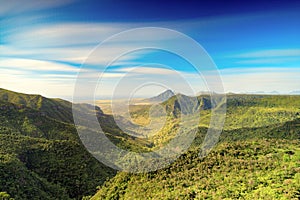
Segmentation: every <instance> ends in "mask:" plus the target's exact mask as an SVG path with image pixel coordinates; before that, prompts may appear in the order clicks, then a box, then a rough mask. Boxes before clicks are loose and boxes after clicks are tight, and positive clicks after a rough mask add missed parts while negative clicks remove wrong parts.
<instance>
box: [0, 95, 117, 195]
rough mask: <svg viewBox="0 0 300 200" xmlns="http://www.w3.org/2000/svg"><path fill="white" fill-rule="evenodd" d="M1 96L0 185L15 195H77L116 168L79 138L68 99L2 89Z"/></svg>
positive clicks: (84, 192) (112, 173)
mask: <svg viewBox="0 0 300 200" xmlns="http://www.w3.org/2000/svg"><path fill="white" fill-rule="evenodd" d="M1 97H2V100H0V138H1V139H0V143H1V144H0V152H1V154H0V155H1V159H0V171H1V173H0V191H2V192H7V193H8V194H10V196H11V197H13V198H15V199H80V198H81V197H82V196H84V195H88V194H92V193H93V192H94V191H95V188H96V186H97V185H99V183H102V182H103V181H105V180H106V179H107V178H108V177H112V176H113V175H114V174H115V171H114V170H112V169H110V168H108V167H106V166H104V165H103V164H101V163H99V162H98V161H97V160H96V159H95V158H93V157H92V156H91V155H90V154H89V153H88V152H87V150H86V149H85V148H84V147H83V145H82V144H81V141H80V140H79V138H78V135H77V131H76V129H75V126H74V125H73V124H72V123H71V121H72V111H71V107H70V106H71V103H69V102H66V101H63V100H57V99H47V98H44V97H41V96H38V95H25V94H19V93H14V92H11V91H6V90H1ZM6 97H7V98H6ZM55 107H57V108H59V109H54V108H55ZM69 122H70V123H69Z"/></svg>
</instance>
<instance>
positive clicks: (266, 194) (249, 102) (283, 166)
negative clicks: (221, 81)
mask: <svg viewBox="0 0 300 200" xmlns="http://www.w3.org/2000/svg"><path fill="white" fill-rule="evenodd" d="M179 102H180V103H179ZM79 106H80V107H81V108H80V110H82V119H81V120H82V121H83V122H85V121H86V118H85V116H86V114H87V113H96V115H97V117H98V120H99V122H100V124H101V127H102V129H103V130H104V132H105V133H106V135H107V137H108V138H109V139H110V140H111V141H112V142H113V143H115V144H116V145H118V146H119V147H121V148H124V149H129V150H131V151H135V152H147V151H151V150H154V149H157V148H159V147H161V146H164V145H165V143H167V142H168V141H169V140H170V139H172V138H173V137H174V135H175V132H176V130H177V129H178V127H179V123H180V117H181V115H185V114H187V113H191V114H192V115H191V116H189V118H188V122H187V123H188V125H189V123H190V124H196V127H192V128H195V129H196V130H198V133H197V137H196V139H195V140H194V143H193V144H192V146H191V147H190V149H189V150H188V152H186V153H185V154H183V155H182V156H181V157H180V158H179V159H178V160H176V161H175V162H174V163H173V164H172V165H170V166H169V167H168V168H166V169H162V170H158V171H156V172H151V173H147V174H129V173H123V172H119V173H117V174H116V171H114V170H112V169H110V168H108V167H106V166H104V165H103V164H101V163H99V162H98V161H97V160H96V159H95V158H93V157H92V156H91V154H89V153H88V152H87V150H86V149H85V148H84V146H83V145H82V144H81V141H80V140H79V137H78V134H77V131H76V128H75V126H74V124H73V117H72V104H71V103H70V102H67V101H64V100H60V99H48V98H45V97H42V96H39V95H26V94H20V93H15V92H11V91H7V90H3V89H0V199H16V200H18V199H82V198H83V199H89V198H90V197H91V196H90V195H93V194H95V193H96V187H97V186H99V187H98V190H99V191H98V192H97V193H96V195H95V196H93V197H92V199H205V198H207V199H299V198H300V96H271V95H233V94H231V95H228V96H227V115H226V122H225V125H224V131H223V132H222V134H221V136H220V142H219V144H218V145H217V146H216V147H215V148H214V149H213V151H212V152H210V153H209V154H208V156H207V157H205V158H200V157H199V156H198V154H199V149H200V147H201V143H202V141H203V139H204V136H205V134H206V132H207V128H208V126H209V122H210V116H211V112H210V109H211V102H210V97H209V96H207V95H202V96H199V97H197V98H191V97H188V96H185V95H181V94H178V95H176V96H172V97H171V98H169V99H168V100H167V101H165V102H163V103H161V106H162V107H163V108H164V109H165V110H166V113H167V117H166V123H165V125H164V126H163V127H162V129H161V130H159V131H158V132H157V134H156V135H154V136H152V137H148V138H145V139H142V138H134V137H133V136H130V135H127V134H125V133H124V132H123V131H122V130H121V129H120V128H119V127H118V126H117V125H116V124H115V121H114V118H113V116H111V115H107V114H104V113H103V112H102V110H101V109H100V108H98V107H96V108H95V107H94V106H91V105H87V104H82V105H79ZM150 107H151V105H149V104H146V105H142V104H139V105H132V106H131V107H130V111H131V117H132V118H133V120H134V122H137V123H139V124H141V125H147V124H149V122H150V120H153V121H154V122H155V123H154V124H156V122H159V121H160V120H161V117H160V116H156V117H155V118H151V119H150V118H149V112H150ZM198 111H199V112H200V120H199V113H198ZM84 120H85V121H84ZM120 121H121V122H122V123H123V124H125V125H126V124H129V123H131V122H129V121H127V120H126V119H123V118H120ZM192 122H193V123H192ZM157 124H158V123H157ZM197 124H198V125H199V126H198V127H197ZM81 128H85V127H81ZM137 133H139V132H137Z"/></svg>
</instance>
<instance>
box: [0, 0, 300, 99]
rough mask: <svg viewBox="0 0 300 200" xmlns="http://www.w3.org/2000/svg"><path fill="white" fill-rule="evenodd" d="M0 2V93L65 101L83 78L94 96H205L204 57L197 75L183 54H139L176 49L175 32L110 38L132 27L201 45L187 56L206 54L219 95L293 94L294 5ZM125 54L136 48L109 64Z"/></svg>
mask: <svg viewBox="0 0 300 200" xmlns="http://www.w3.org/2000/svg"><path fill="white" fill-rule="evenodd" d="M0 5H1V6H0V70H1V74H0V88H5V89H9V90H13V91H18V92H24V93H34V94H42V95H44V96H47V97H59V98H64V99H68V100H72V96H73V94H74V88H75V85H76V83H78V78H77V77H78V74H82V73H85V75H86V76H85V78H86V79H84V81H85V82H93V81H94V82H93V83H91V85H96V84H97V85H96V89H95V96H96V97H97V98H107V97H110V96H112V95H116V96H119V97H122V96H126V94H130V95H133V96H134V95H135V96H136V97H143V96H153V95H156V94H157V93H159V92H161V91H163V90H165V89H173V90H175V92H181V93H188V94H197V93H198V92H200V91H207V90H209V89H210V87H209V86H207V84H208V83H207V82H206V78H207V77H206V78H205V76H210V70H212V69H211V68H209V67H208V66H209V64H210V63H207V62H205V61H203V63H202V65H201V66H199V67H200V69H201V70H200V74H199V71H197V70H195V67H194V66H193V64H192V63H190V62H189V59H187V58H186V57H181V56H179V55H176V54H174V53H172V52H169V51H165V50H159V49H149V48H148V49H147V48H145V49H138V48H141V47H144V46H145V45H146V46H147V44H150V43H148V42H154V43H155V44H157V45H161V46H165V47H166V48H180V38H178V35H176V34H174V35H172V34H165V33H164V32H163V31H162V32H160V31H158V32H156V31H154V30H151V31H149V29H144V32H143V33H137V32H135V31H133V32H130V33H131V35H130V36H129V37H127V36H126V37H123V38H118V35H120V32H123V33H124V31H125V32H126V31H128V30H130V29H134V28H135V29H136V28H137V29H138V30H141V29H143V28H144V27H158V28H163V29H168V30H169V29H170V30H174V31H177V32H180V33H182V34H185V35H186V36H187V37H189V38H191V39H192V40H193V41H194V42H197V43H198V44H199V45H201V47H202V48H203V51H202V52H199V51H197V50H196V49H194V48H190V49H185V53H186V55H188V57H191V59H198V60H200V61H201V59H202V58H203V59H204V57H201V56H203V55H204V54H205V55H207V56H208V57H209V58H210V59H211V60H212V61H213V62H214V64H215V67H216V70H215V71H217V74H219V75H220V78H221V80H222V88H224V91H225V92H235V93H257V92H265V93H271V92H274V91H276V92H278V93H281V94H288V93H290V92H292V91H300V81H299V77H300V39H299V35H300V20H299V19H300V3H299V2H297V1H288V2H283V1H274V0H271V1H262V2H247V1H227V2H225V1H224V2H219V1H207V2H202V1H195V0H191V1H157V0H153V1H128V0H100V1H93V0H87V1H79V0H64V1H60V0H52V1H37V0H28V1H26V3H24V1H21V0H12V1H6V0H0ZM121 35H122V34H121ZM145 38H147V39H146V41H145ZM181 44H182V45H183V46H184V44H186V43H181ZM126 49H131V50H133V49H135V50H134V51H131V52H128V53H126V54H124V55H123V54H122V55H119V57H118V58H116V54H117V53H121V52H122V51H123V50H126ZM203 52H204V54H203V55H202V54H201V53H203ZM97 53H101V55H100V54H97ZM200 54H201V55H200ZM204 60H205V59H204ZM202 73H204V78H203V74H202ZM100 75H101V79H99V80H98V78H99V76H100ZM209 78H212V79H213V77H209ZM96 80H97V81H96ZM151 84H152V86H150V85H151ZM86 86H87V87H89V86H90V85H88V84H87V85H86ZM92 87H93V86H92ZM83 90H85V89H83ZM276 92H274V93H276ZM81 95H82V98H87V99H88V98H90V96H89V95H88V94H85V93H84V92H82V94H81Z"/></svg>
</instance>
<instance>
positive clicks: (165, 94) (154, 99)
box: [148, 90, 175, 102]
mask: <svg viewBox="0 0 300 200" xmlns="http://www.w3.org/2000/svg"><path fill="white" fill-rule="evenodd" d="M174 95H175V94H174V92H173V91H172V90H166V91H164V92H162V93H160V94H159V95H157V96H154V97H152V98H149V99H148V101H150V102H163V101H166V100H168V99H169V98H170V97H172V96H174Z"/></svg>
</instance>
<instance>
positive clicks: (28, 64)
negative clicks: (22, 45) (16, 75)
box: [0, 58, 79, 73]
mask: <svg viewBox="0 0 300 200" xmlns="http://www.w3.org/2000/svg"><path fill="white" fill-rule="evenodd" d="M0 68H9V69H19V70H22V71H61V72H73V73H74V72H78V71H79V70H78V68H76V67H72V66H69V65H65V64H59V63H55V62H48V61H43V60H33V59H21V58H6V59H1V60H0Z"/></svg>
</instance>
